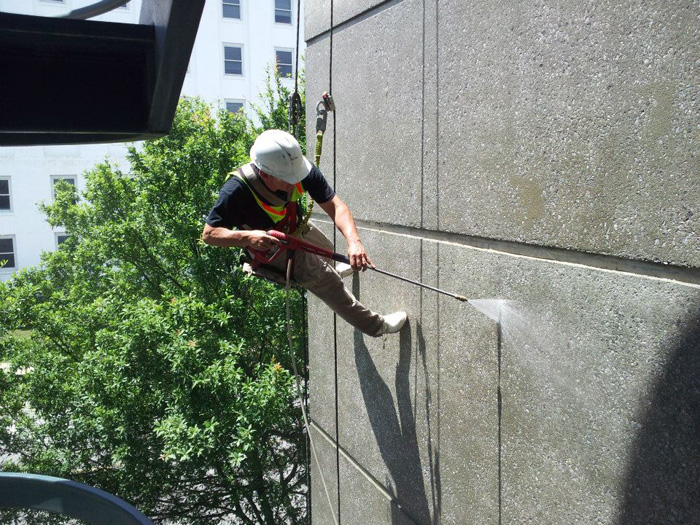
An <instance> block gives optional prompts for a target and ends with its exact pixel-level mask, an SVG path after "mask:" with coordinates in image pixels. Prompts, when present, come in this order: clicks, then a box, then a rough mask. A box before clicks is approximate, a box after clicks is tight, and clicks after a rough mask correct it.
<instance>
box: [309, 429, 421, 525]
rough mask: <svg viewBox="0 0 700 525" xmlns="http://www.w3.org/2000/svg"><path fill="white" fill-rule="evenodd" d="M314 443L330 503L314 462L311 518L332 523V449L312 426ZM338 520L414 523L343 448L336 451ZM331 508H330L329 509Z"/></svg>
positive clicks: (334, 500)
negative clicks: (338, 489) (338, 473)
mask: <svg viewBox="0 0 700 525" xmlns="http://www.w3.org/2000/svg"><path fill="white" fill-rule="evenodd" d="M313 436H314V440H315V441H314V443H315V444H316V448H317V451H318V452H319V456H320V457H321V458H323V459H322V460H321V461H322V465H321V467H322V468H323V479H324V480H325V483H326V486H327V487H328V490H329V495H330V499H331V501H330V503H329V501H328V497H327V496H326V492H325V490H324V488H323V482H322V481H321V475H320V472H319V470H318V468H317V467H316V465H314V469H313V470H312V482H311V483H312V487H313V490H314V492H313V495H312V498H313V503H312V522H313V523H327V524H332V523H333V516H332V515H331V512H334V513H335V515H336V519H337V518H338V514H337V508H338V505H337V501H338V500H337V492H336V487H337V485H338V483H337V478H336V463H335V460H336V449H335V446H334V445H332V444H331V443H329V442H328V440H327V439H326V438H324V437H323V436H322V435H321V434H320V433H319V432H318V431H317V430H316V429H314V430H313ZM339 460H340V491H341V492H340V520H339V521H340V523H352V524H354V523H372V524H382V523H386V524H391V525H416V523H417V522H415V521H414V520H412V519H411V518H410V517H409V516H408V515H407V514H406V513H405V512H404V511H403V509H401V508H400V507H399V506H398V505H397V504H396V503H395V502H394V501H393V500H392V499H390V497H389V496H388V494H387V493H386V490H385V489H384V487H382V486H381V485H379V484H378V483H377V481H376V480H373V479H370V478H369V477H368V476H367V475H366V474H365V473H364V472H362V470H361V467H360V468H358V466H357V464H356V463H355V462H354V461H353V460H352V459H351V458H350V457H348V456H347V455H346V454H345V453H344V452H342V451H341V454H340V458H339ZM331 509H333V510H332V511H331Z"/></svg>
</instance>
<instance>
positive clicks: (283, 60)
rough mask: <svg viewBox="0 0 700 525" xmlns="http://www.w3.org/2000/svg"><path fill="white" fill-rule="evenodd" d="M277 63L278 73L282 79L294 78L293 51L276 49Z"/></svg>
mask: <svg viewBox="0 0 700 525" xmlns="http://www.w3.org/2000/svg"><path fill="white" fill-rule="evenodd" d="M275 63H276V64H277V73H279V76H281V77H282V78H289V77H291V76H292V51H288V50H286V49H275Z"/></svg>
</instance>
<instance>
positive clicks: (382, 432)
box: [354, 329, 439, 525]
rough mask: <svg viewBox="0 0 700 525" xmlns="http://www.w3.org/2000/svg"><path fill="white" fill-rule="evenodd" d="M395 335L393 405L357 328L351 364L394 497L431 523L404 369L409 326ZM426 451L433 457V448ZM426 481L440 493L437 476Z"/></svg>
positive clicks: (395, 519)
mask: <svg viewBox="0 0 700 525" xmlns="http://www.w3.org/2000/svg"><path fill="white" fill-rule="evenodd" d="M400 338H401V339H400V354H399V362H398V365H397V367H396V402H397V405H398V406H397V407H395V406H394V399H393V397H392V394H391V390H390V389H389V387H388V386H387V385H386V383H384V381H383V380H382V377H381V375H380V374H379V372H378V371H377V367H376V366H375V365H374V362H373V361H372V357H371V356H370V354H369V350H368V349H367V346H366V345H365V343H364V339H363V335H362V333H361V332H359V331H358V330H355V335H354V343H355V345H354V346H355V364H356V366H357V372H358V374H359V377H360V388H361V390H362V397H363V399H364V402H365V406H366V408H367V414H368V415H369V420H370V424H371V425H372V430H373V431H374V435H375V437H376V439H377V443H378V445H379V451H380V453H381V455H382V459H383V460H384V463H385V464H386V466H387V468H388V469H389V472H390V474H391V478H392V480H393V483H394V485H395V486H394V487H393V489H394V494H395V496H396V500H397V501H398V502H399V504H400V505H401V506H402V507H403V508H404V509H405V511H406V514H408V516H409V517H410V518H411V519H412V520H413V521H414V522H415V523H417V524H420V525H423V524H429V523H431V520H430V508H429V506H428V499H427V496H426V493H425V483H424V480H423V469H422V466H421V459H420V450H419V448H418V438H417V435H416V421H415V412H414V407H413V406H412V403H411V390H410V381H409V373H410V369H411V351H412V344H411V335H410V332H409V330H407V329H404V330H402V331H401V334H400ZM422 354H423V355H424V354H425V352H422ZM416 388H417V387H416ZM426 388H427V387H426ZM426 396H427V399H428V400H429V399H430V397H429V392H426ZM397 409H398V410H397ZM428 419H429V416H428ZM428 452H429V453H430V457H431V458H432V450H429V451H428ZM432 472H434V470H433V468H432V465H431V474H432ZM431 483H432V486H433V487H437V488H436V490H438V492H439V480H438V481H436V480H435V479H431ZM389 489H390V490H391V487H389ZM392 509H393V510H392V524H394V525H399V524H404V523H406V516H405V515H402V512H401V510H398V509H397V508H396V507H395V506H392Z"/></svg>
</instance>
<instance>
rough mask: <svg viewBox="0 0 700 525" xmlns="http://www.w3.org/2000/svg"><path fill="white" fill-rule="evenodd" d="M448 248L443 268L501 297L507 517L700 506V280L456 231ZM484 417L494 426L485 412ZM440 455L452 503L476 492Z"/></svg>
mask: <svg viewBox="0 0 700 525" xmlns="http://www.w3.org/2000/svg"><path fill="white" fill-rule="evenodd" d="M440 259H441V265H440V279H441V281H442V280H444V281H447V282H452V283H455V284H454V285H453V286H460V284H461V286H464V287H465V288H466V287H468V288H469V289H470V290H465V291H466V293H467V294H468V295H472V296H476V297H491V298H499V299H503V300H505V303H504V304H503V306H502V307H501V309H500V316H501V317H500V319H501V323H500V330H499V333H498V334H497V337H496V341H497V346H498V354H499V355H500V360H499V362H500V370H501V374H500V385H501V389H502V416H501V417H502V419H501V422H500V433H501V440H502V444H501V447H500V460H499V461H498V463H499V464H500V466H499V468H498V469H497V470H498V471H500V484H501V486H502V493H501V501H502V507H501V512H502V521H503V523H597V522H602V523H615V522H622V523H640V522H662V521H665V520H669V521H670V522H672V523H693V522H697V521H698V520H700V503H699V502H700V499H698V492H699V490H700V488H699V487H698V484H697V479H700V457H699V456H698V455H697V452H696V451H697V450H698V446H700V405H699V404H698V402H699V401H700V335H699V334H698V324H699V322H700V287H698V286H694V285H685V284H681V283H676V282H672V281H668V280H663V279H652V278H645V277H642V276H634V275H629V274H621V273H617V272H611V271H605V270H596V269H591V268H586V267H583V266H578V265H570V264H557V263H552V262H545V261H541V260H536V259H529V258H524V257H514V256H507V255H503V254H496V253H491V252H487V251H479V250H474V249H466V248H464V247H459V246H455V245H450V244H445V245H441V246H440ZM462 283H463V284H462ZM486 305H487V306H491V307H493V306H494V305H493V304H490V305H489V304H488V303H486ZM445 306H447V305H445ZM492 311H493V312H495V313H496V314H497V315H498V309H493V310H492ZM440 315H441V317H443V315H444V314H443V312H442V311H441V314H440ZM462 334H463V336H464V337H469V338H471V337H473V335H472V333H471V332H469V331H465V330H463V331H462ZM480 346H482V347H486V346H487V345H485V344H482V345H480ZM465 368H466V367H465ZM497 368H498V367H497ZM484 374H488V370H484V371H481V370H470V371H466V370H465V371H464V372H462V373H461V375H460V374H459V373H457V374H455V377H454V379H453V380H451V381H445V379H444V378H441V384H443V385H444V384H446V383H447V384H452V383H457V384H459V383H462V384H466V383H470V382H471V381H473V376H477V377H478V376H479V375H484ZM452 419H453V418H449V419H448V418H445V417H443V418H442V423H441V428H440V432H441V434H442V435H444V436H445V438H444V439H443V441H444V442H447V443H452V440H454V439H459V438H458V437H457V436H460V433H457V432H455V431H454V430H452V429H450V428H449V425H448V423H447V421H451V420H452ZM480 427H481V428H479V429H475V433H476V434H477V435H480V436H483V435H484V434H488V433H489V425H488V422H483V421H482V422H481V425H480ZM475 441H476V444H477V445H478V444H484V443H485V442H486V440H485V439H483V437H482V438H481V439H478V440H475ZM455 448H456V449H459V448H460V445H459V444H457V445H455ZM442 449H443V450H444V449H445V447H444V446H443V447H442ZM485 452H486V451H484V453H485ZM462 453H463V454H467V453H468V450H463V451H462ZM453 457H454V461H458V458H459V453H457V454H455V455H454V456H453ZM443 464H444V467H443V468H442V469H441V478H442V480H443V503H444V506H443V516H445V517H446V516H447V514H448V513H449V512H451V511H452V510H453V509H454V508H455V505H459V504H460V503H461V502H464V501H469V500H471V499H472V498H473V497H474V495H468V494H463V495H461V497H458V498H456V499H455V502H454V503H449V502H448V501H447V499H446V498H445V495H444V494H445V493H446V491H447V487H448V486H449V485H450V484H449V483H447V481H446V470H448V469H449V468H452V465H453V463H452V462H450V463H447V462H445V463H443ZM637 472H639V473H641V474H639V475H638V474H637ZM640 506H641V507H642V508H643V509H644V510H643V511H640V510H639V508H640ZM645 514H646V519H642V516H644V515H645ZM652 517H655V519H652Z"/></svg>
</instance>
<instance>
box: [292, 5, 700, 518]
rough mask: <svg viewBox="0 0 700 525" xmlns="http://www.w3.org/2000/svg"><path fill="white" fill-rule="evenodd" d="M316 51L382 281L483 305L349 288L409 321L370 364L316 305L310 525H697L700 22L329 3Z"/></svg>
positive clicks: (328, 168) (668, 11)
mask: <svg viewBox="0 0 700 525" xmlns="http://www.w3.org/2000/svg"><path fill="white" fill-rule="evenodd" d="M331 9H332V19H333V25H334V28H333V31H332V33H331V30H330V22H331ZM306 38H307V46H308V47H307V53H306V59H307V62H306V63H307V75H308V78H307V100H308V107H307V114H308V116H309V118H308V122H309V129H308V132H309V133H308V134H309V137H312V136H313V125H314V121H315V119H314V118H313V115H314V111H315V110H314V108H315V105H316V102H317V101H318V99H319V98H320V95H321V93H322V92H323V91H326V90H329V88H330V87H331V85H332V94H333V96H334V98H335V101H336V104H337V112H336V114H335V115H334V116H332V117H331V119H330V121H329V131H328V133H327V134H326V137H325V140H324V157H323V159H322V161H321V169H322V170H323V171H324V173H325V174H326V176H327V177H328V179H329V180H333V181H334V184H335V187H336V189H337V191H338V193H339V195H340V196H341V197H342V198H343V199H344V200H345V201H346V202H347V203H348V204H349V205H350V208H351V209H352V211H353V213H354V215H355V218H356V220H357V223H358V226H359V227H360V233H361V235H362V238H363V242H364V244H365V246H366V248H367V249H368V251H369V253H370V255H371V257H372V258H373V260H374V262H375V263H376V264H377V265H378V266H379V267H381V268H384V269H386V270H389V271H392V272H395V273H398V274H401V275H404V276H406V277H409V278H411V279H418V280H420V281H423V282H426V283H427V284H430V285H433V286H438V287H440V288H444V289H447V290H450V291H453V292H456V293H459V294H463V295H466V296H468V297H472V298H476V299H480V300H482V301H480V302H477V303H475V305H476V306H477V307H478V308H475V307H474V306H473V305H470V304H466V303H461V302H459V301H456V300H454V299H452V298H449V297H445V296H439V295H437V294H435V293H433V292H430V291H426V290H422V289H420V288H418V287H414V286H411V285H408V284H405V283H402V282H400V281H396V280H392V279H389V278H388V277H385V276H382V275H379V274H374V273H370V272H368V273H366V274H363V275H362V276H354V277H353V278H349V279H348V281H347V284H348V286H349V287H351V288H352V289H353V291H354V292H355V294H356V295H357V296H358V297H359V298H360V300H361V301H362V302H363V303H365V304H366V305H367V306H369V307H370V308H372V309H374V310H377V311H381V312H391V311H394V310H397V309H405V310H406V311H407V312H408V313H409V316H410V321H409V325H408V326H407V327H406V328H404V330H403V331H402V332H401V333H400V334H399V335H394V336H385V337H383V338H380V339H373V338H368V337H364V336H362V334H360V333H358V332H356V331H354V330H353V329H352V328H351V327H349V326H348V325H346V324H345V323H344V322H343V321H342V320H337V322H336V321H335V320H334V317H333V315H332V313H331V312H329V311H328V309H327V308H326V307H325V306H324V305H323V304H321V303H320V302H318V301H316V300H314V299H313V298H311V300H310V312H309V319H310V322H309V325H310V326H309V329H310V341H311V347H310V356H311V357H310V366H311V385H310V388H311V415H312V419H313V421H314V423H313V425H314V427H313V437H314V441H315V443H316V447H317V450H318V452H319V455H320V460H321V468H320V469H319V468H318V466H317V465H315V464H314V466H313V471H312V472H313V477H312V493H313V509H312V516H313V519H314V522H315V523H322V524H326V523H333V519H332V517H331V512H333V513H335V514H336V517H337V516H338V514H339V517H340V522H342V523H346V524H364V523H372V524H389V523H391V524H399V523H400V524H403V523H421V524H422V523H445V524H447V523H455V524H462V523H479V524H484V523H494V524H496V523H538V524H540V523H563V524H564V523H565V524H569V523H621V524H628V523H629V524H631V523H662V522H663V523H698V522H700V454H699V453H698V450H700V236H699V232H700V221H699V220H698V218H699V216H700V175H699V173H698V172H699V167H700V163H699V162H698V151H699V150H698V143H699V141H700V116H699V113H698V109H699V107H698V105H699V104H700V97H699V95H700V93H699V92H700V88H699V86H700V74H699V69H700V67H699V64H700V63H699V62H698V56H700V4H699V3H698V2H697V1H692V0H664V1H662V0H654V1H648V2H640V1H637V0H635V1H632V0H623V1H607V0H606V1H602V2H577V1H574V0H544V1H519V0H517V1H507V2H506V1H494V0H470V1H468V2H466V1H463V0H439V1H438V0H400V1H397V0H392V1H388V2H386V1H385V2H381V1H376V0H375V1H373V0H363V1H357V0H353V1H351V0H334V1H331V0H313V1H312V0H309V1H308V2H307V11H306ZM331 42H332V48H331ZM331 63H332V71H331ZM333 118H335V121H334V120H333ZM334 133H335V134H337V136H334ZM334 145H335V149H334ZM312 148H313V140H310V141H309V151H312ZM334 164H335V171H334ZM317 220H318V221H323V217H321V216H319V217H318V218H317ZM322 225H323V227H324V228H326V230H327V232H329V233H330V232H331V231H332V229H331V225H330V224H329V223H328V222H327V221H325V222H322ZM339 237H340V236H339ZM341 238H342V237H341ZM338 249H339V250H341V251H342V250H343V249H344V245H343V243H342V242H341V241H339V242H338ZM487 314H488V315H487ZM336 350H337V352H336ZM336 354H337V382H336V379H335V378H336V367H335V363H336ZM336 400H337V406H336ZM336 413H337V418H336ZM336 419H337V425H336ZM337 445H339V448H337ZM338 470H339V472H338ZM322 477H323V480H325V481H326V484H327V486H328V489H329V492H330V499H331V505H329V503H328V501H327V498H326V495H325V493H324V489H323V485H322V483H321V481H322ZM338 487H340V489H338ZM338 504H339V505H340V508H339V509H338ZM338 511H339V512H338Z"/></svg>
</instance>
